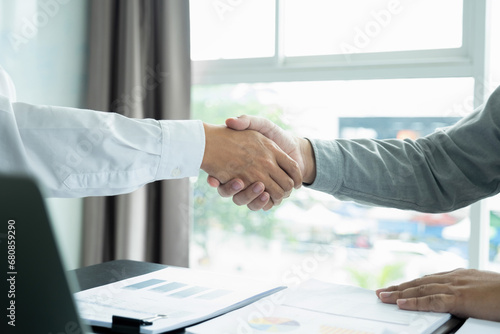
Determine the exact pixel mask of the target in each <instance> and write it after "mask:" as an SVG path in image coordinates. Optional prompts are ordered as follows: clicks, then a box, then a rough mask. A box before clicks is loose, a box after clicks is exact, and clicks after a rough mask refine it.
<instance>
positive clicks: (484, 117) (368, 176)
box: [310, 88, 500, 212]
mask: <svg viewBox="0 0 500 334" xmlns="http://www.w3.org/2000/svg"><path fill="white" fill-rule="evenodd" d="M311 144H312V146H313V149H314V153H315V157H316V171H317V172H316V179H315V181H314V183H313V184H311V185H310V187H311V188H312V189H315V190H319V191H323V192H327V193H329V194H332V195H333V196H335V197H336V198H338V199H341V200H354V201H356V202H359V203H363V204H371V205H378V206H387V207H394V208H399V209H408V210H417V211H424V212H446V211H452V210H455V209H458V208H461V207H464V206H467V205H469V204H471V203H473V202H475V201H478V200H480V199H482V198H485V197H489V196H492V195H495V194H497V193H498V192H500V88H498V89H497V90H496V91H495V92H494V93H493V94H492V95H491V96H490V98H489V99H488V102H487V103H486V104H485V105H484V107H481V108H479V109H478V110H476V111H475V112H474V113H472V114H470V115H469V116H467V117H465V118H463V119H462V120H460V121H459V122H458V123H456V124H455V125H453V126H451V127H448V128H446V129H441V130H437V131H436V132H434V133H432V134H430V135H428V136H426V137H423V138H419V139H417V140H415V141H412V140H396V139H388V140H371V139H357V140H343V139H338V140H333V141H332V140H330V141H325V140H311Z"/></svg>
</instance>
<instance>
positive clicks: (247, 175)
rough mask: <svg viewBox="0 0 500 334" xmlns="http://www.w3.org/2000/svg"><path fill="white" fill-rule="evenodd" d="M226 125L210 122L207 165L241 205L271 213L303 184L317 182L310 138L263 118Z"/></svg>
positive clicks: (217, 184)
mask: <svg viewBox="0 0 500 334" xmlns="http://www.w3.org/2000/svg"><path fill="white" fill-rule="evenodd" d="M226 125H227V127H225V126H216V125H209V124H204V127H205V137H206V144H205V154H204V157H203V162H202V165H201V168H202V169H203V170H204V171H205V172H207V173H208V174H209V177H208V180H207V181H208V183H209V184H210V185H211V186H213V187H217V188H218V191H219V194H220V195H221V196H223V197H231V196H233V202H234V203H235V204H237V205H247V206H248V208H249V209H251V210H254V211H256V210H260V209H264V210H269V209H270V208H272V207H273V206H274V205H279V204H280V203H281V201H282V199H283V198H286V197H288V196H289V195H290V193H291V192H292V190H293V189H294V188H300V186H301V185H302V183H303V182H304V183H312V182H313V181H314V178H315V177H316V166H315V161H314V153H313V150H312V147H311V144H310V143H309V141H308V140H307V139H304V138H299V137H295V136H293V135H291V134H290V133H288V132H286V131H284V130H283V129H281V128H280V127H278V126H277V125H276V124H274V123H272V122H271V121H269V120H267V119H265V118H261V117H255V116H241V117H238V118H229V119H227V120H226ZM235 130H236V131H235Z"/></svg>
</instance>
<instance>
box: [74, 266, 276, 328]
mask: <svg viewBox="0 0 500 334" xmlns="http://www.w3.org/2000/svg"><path fill="white" fill-rule="evenodd" d="M281 289H283V287H277V286H275V285H273V284H268V283H263V282H259V281H254V280H251V279H244V278H240V277H238V278H235V277H232V276H225V275H220V274H214V273H207V272H201V271H195V270H191V269H184V268H174V267H168V268H166V269H163V270H159V271H155V272H153V273H149V274H146V275H142V276H137V277H133V278H129V279H127V280H123V281H118V282H114V283H111V284H108V285H103V286H100V287H97V288H93V289H89V290H84V291H81V292H78V293H76V294H75V299H76V302H77V305H78V308H79V311H80V316H81V317H82V319H83V320H84V321H85V322H87V323H88V324H90V325H92V326H99V327H111V326H112V317H113V316H114V315H118V316H120V317H126V318H133V319H150V318H158V315H162V316H161V317H159V318H158V319H155V321H154V322H153V323H152V324H151V325H148V326H142V327H141V333H144V334H156V333H161V332H165V331H169V330H173V329H177V328H182V327H186V326H189V325H191V324H193V323H197V322H200V321H202V320H205V319H207V318H212V317H214V316H217V315H220V314H223V313H226V312H228V311H231V310H233V309H235V308H238V307H241V306H244V305H247V304H249V303H251V302H253V301H255V300H258V299H260V298H262V297H264V296H266V295H269V294H272V293H274V292H276V291H279V290H281Z"/></svg>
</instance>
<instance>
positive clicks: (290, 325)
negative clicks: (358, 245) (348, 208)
mask: <svg viewBox="0 0 500 334" xmlns="http://www.w3.org/2000/svg"><path fill="white" fill-rule="evenodd" d="M449 318H450V315H449V314H443V313H428V312H411V311H402V310H399V309H398V307H397V306H396V305H389V304H383V303H381V302H380V301H379V300H378V298H377V296H376V295H375V292H373V291H371V290H366V289H361V288H357V287H352V286H345V285H336V284H330V283H325V282H321V281H317V280H310V281H307V282H305V283H303V284H301V285H300V286H299V287H298V288H296V289H294V290H292V289H287V290H284V291H282V292H279V293H277V294H274V295H272V296H269V297H266V298H264V299H262V300H260V301H257V302H255V303H254V304H252V305H249V306H247V307H245V308H242V309H240V310H237V311H234V312H231V313H228V314H226V315H224V316H221V317H219V318H216V319H213V320H210V321H207V322H205V323H202V324H200V325H197V326H194V327H191V328H188V330H187V332H188V333H191V334H226V333H228V334H229V333H238V334H260V333H262V334H265V333H285V332H291V333H293V334H298V333H304V334H305V333H307V334H315V333H318V334H337V333H338V334H340V333H342V334H344V333H345V334H391V333H398V334H399V333H408V334H413V333H414V334H417V333H419V334H426V333H432V332H433V331H434V330H435V329H437V328H438V327H439V326H441V325H442V324H443V323H444V322H446V321H447V320H448V319H449Z"/></svg>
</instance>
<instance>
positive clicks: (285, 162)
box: [276, 152, 302, 189]
mask: <svg viewBox="0 0 500 334" xmlns="http://www.w3.org/2000/svg"><path fill="white" fill-rule="evenodd" d="M276 161H277V162H278V165H279V166H280V167H281V168H282V169H283V170H284V171H285V172H286V173H287V174H288V176H289V177H290V178H291V179H292V180H293V187H294V188H296V189H297V188H300V186H301V185H302V172H301V171H300V167H299V164H298V163H297V161H295V160H293V159H292V158H290V156H288V154H286V153H284V152H283V154H279V155H278V156H277V157H276Z"/></svg>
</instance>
